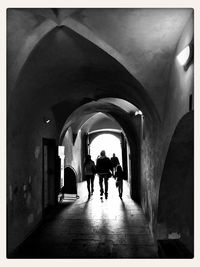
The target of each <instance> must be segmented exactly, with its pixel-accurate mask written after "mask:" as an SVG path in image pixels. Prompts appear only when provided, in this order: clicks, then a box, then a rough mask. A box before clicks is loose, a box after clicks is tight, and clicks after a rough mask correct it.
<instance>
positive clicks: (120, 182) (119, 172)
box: [115, 165, 124, 199]
mask: <svg viewBox="0 0 200 267" xmlns="http://www.w3.org/2000/svg"><path fill="white" fill-rule="evenodd" d="M115 176H116V186H117V187H118V190H119V197H120V198H121V199H122V194H123V178H124V172H123V170H122V167H121V166H120V165H118V166H117V171H116V173H115Z"/></svg>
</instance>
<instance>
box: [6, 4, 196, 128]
mask: <svg viewBox="0 0 200 267" xmlns="http://www.w3.org/2000/svg"><path fill="white" fill-rule="evenodd" d="M191 13H192V9H127V8H126V9H91V8H89V9H87V8H86V9H49V8H47V9H8V12H7V15H8V27H7V31H8V33H7V51H8V53H7V66H8V104H10V101H11V100H10V99H11V96H12V99H13V98H14V99H16V98H17V97H18V96H20V98H21V101H20V100H19V103H18V104H19V106H20V105H21V104H22V103H24V102H27V103H25V105H26V106H27V110H29V109H30V112H32V111H33V110H36V109H37V110H38V112H42V109H45V108H48V107H49V108H52V110H53V112H54V114H55V117H56V118H57V121H58V124H59V125H60V127H61V125H62V124H63V123H64V121H65V120H66V116H69V115H70V112H71V111H72V110H74V109H76V108H78V107H79V106H80V105H82V104H85V103H87V102H90V101H97V100H98V99H99V98H102V97H104V98H106V97H113V98H119V99H125V100H126V101H129V102H130V103H131V104H134V105H136V106H137V107H138V108H140V109H144V112H146V113H152V116H158V117H159V118H162V116H163V106H164V98H165V95H166V93H167V89H168V80H169V75H170V66H171V64H172V59H173V57H174V52H175V49H176V45H177V42H178V40H179V38H180V36H181V33H182V31H183V28H184V26H185V24H186V22H187V20H188V19H189V17H190V15H191ZM29 100H30V101H29ZM30 103H31V104H30ZM70 106H71V109H69V107H70ZM66 107H67V108H68V113H67V111H66Z"/></svg>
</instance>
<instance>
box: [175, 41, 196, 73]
mask: <svg viewBox="0 0 200 267" xmlns="http://www.w3.org/2000/svg"><path fill="white" fill-rule="evenodd" d="M192 59H193V45H192V44H189V45H187V46H186V47H185V48H184V49H183V50H182V51H181V52H180V53H179V54H178V55H177V60H178V62H179V64H180V65H181V66H183V67H184V70H187V69H188V67H189V65H190V63H191V62H192Z"/></svg>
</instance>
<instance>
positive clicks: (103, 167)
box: [96, 150, 112, 199]
mask: <svg viewBox="0 0 200 267" xmlns="http://www.w3.org/2000/svg"><path fill="white" fill-rule="evenodd" d="M96 170H97V173H98V175H99V185H100V196H103V193H104V190H103V181H104V189H105V198H106V199H107V198H108V179H109V177H110V176H111V172H112V163H111V160H110V159H109V158H108V157H106V153H105V151H104V150H102V151H101V153H100V157H99V158H97V164H96ZM110 171H111V172H110Z"/></svg>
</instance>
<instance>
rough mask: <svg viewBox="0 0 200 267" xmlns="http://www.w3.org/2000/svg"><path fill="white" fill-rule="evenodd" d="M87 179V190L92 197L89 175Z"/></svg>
mask: <svg viewBox="0 0 200 267" xmlns="http://www.w3.org/2000/svg"><path fill="white" fill-rule="evenodd" d="M86 179H87V190H88V196H90V176H89V175H87V176H86Z"/></svg>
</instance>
